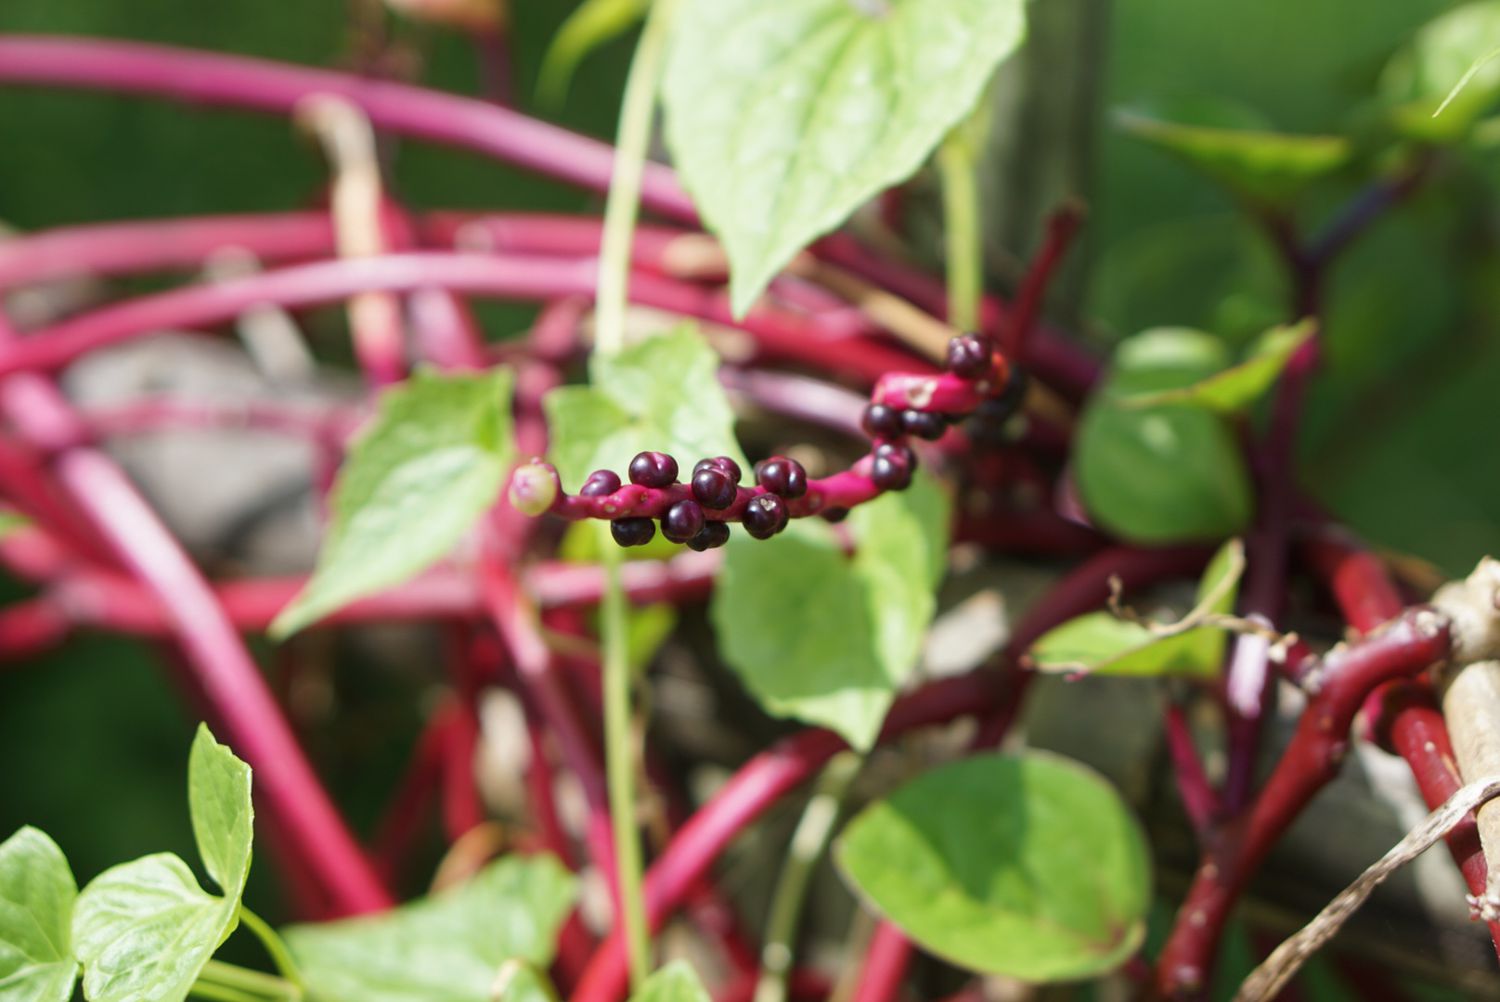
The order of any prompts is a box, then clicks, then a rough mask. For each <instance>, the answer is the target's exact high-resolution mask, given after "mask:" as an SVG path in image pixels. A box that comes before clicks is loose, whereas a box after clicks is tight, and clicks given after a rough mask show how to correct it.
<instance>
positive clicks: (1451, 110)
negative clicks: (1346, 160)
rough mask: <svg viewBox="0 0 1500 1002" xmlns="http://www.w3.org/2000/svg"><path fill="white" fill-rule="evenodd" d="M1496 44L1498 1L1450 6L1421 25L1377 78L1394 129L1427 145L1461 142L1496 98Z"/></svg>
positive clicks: (1499, 94)
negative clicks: (1446, 10) (1390, 106)
mask: <svg viewBox="0 0 1500 1002" xmlns="http://www.w3.org/2000/svg"><path fill="white" fill-rule="evenodd" d="M1497 41H1500V0H1480V2H1478V3H1469V4H1464V5H1463V6H1461V7H1455V8H1454V9H1453V10H1450V11H1448V12H1446V13H1444V14H1442V15H1441V16H1439V17H1437V18H1435V19H1434V20H1432V21H1429V22H1428V23H1427V24H1426V25H1425V26H1423V28H1422V30H1421V31H1419V32H1417V34H1416V36H1415V37H1414V38H1413V39H1412V41H1411V43H1410V44H1409V45H1407V46H1405V47H1404V48H1403V49H1402V50H1401V51H1400V52H1398V53H1397V54H1396V56H1395V57H1394V58H1392V60H1391V61H1390V63H1389V64H1388V65H1387V66H1386V68H1385V72H1384V73H1383V74H1382V75H1381V79H1380V89H1381V93H1382V95H1383V96H1384V97H1385V98H1386V100H1387V101H1389V102H1390V103H1391V105H1392V108H1393V110H1392V117H1393V119H1394V121H1395V124H1396V127H1397V128H1398V129H1399V130H1400V131H1401V132H1403V133H1405V134H1406V135H1408V136H1411V137H1413V138H1416V139H1421V140H1424V141H1427V142H1436V143H1449V142H1456V141H1458V140H1460V139H1462V138H1463V137H1464V136H1465V135H1466V134H1467V133H1468V131H1469V129H1470V127H1471V126H1473V124H1474V123H1475V122H1476V121H1477V120H1478V119H1479V118H1480V117H1481V116H1482V115H1484V114H1485V113H1486V112H1487V111H1488V110H1489V109H1490V108H1492V107H1493V106H1494V104H1495V101H1496V99H1497V98H1500V62H1496V61H1495V55H1496V52H1497V50H1496V43H1497ZM1439 110H1441V114H1438V112H1439Z"/></svg>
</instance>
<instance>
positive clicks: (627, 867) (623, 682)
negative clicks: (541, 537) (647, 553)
mask: <svg viewBox="0 0 1500 1002" xmlns="http://www.w3.org/2000/svg"><path fill="white" fill-rule="evenodd" d="M599 528H600V531H601V535H602V536H603V538H602V540H601V543H602V546H603V551H604V554H605V556H604V560H603V563H604V570H605V575H606V578H605V589H604V601H603V604H602V605H601V607H600V625H599V633H600V641H601V644H602V647H603V662H604V746H605V753H604V759H605V762H604V765H605V771H606V773H607V774H608V775H607V779H608V784H609V814H610V821H611V825H612V827H613V828H614V836H615V868H616V870H617V871H618V872H619V875H620V911H621V912H622V913H623V914H622V915H621V916H620V917H621V920H622V923H623V925H624V927H625V942H626V946H627V949H628V953H629V956H630V980H631V985H632V986H633V987H634V988H635V989H639V988H640V986H641V984H642V983H643V982H644V981H645V980H646V978H647V977H648V976H649V975H650V973H651V930H650V928H649V927H648V926H647V925H646V898H645V890H644V888H643V886H642V885H643V877H642V863H641V837H640V831H639V828H638V826H637V825H636V791H635V759H636V756H635V740H634V728H632V727H631V719H630V715H631V704H632V694H631V678H630V650H629V634H628V630H629V623H628V619H627V617H628V615H629V612H628V610H627V609H626V603H625V587H624V585H623V584H622V582H621V580H620V564H621V562H622V560H621V556H620V549H619V547H618V546H616V545H615V542H614V540H613V539H611V538H610V534H609V528H608V526H607V525H605V524H603V523H601V524H600V526H599Z"/></svg>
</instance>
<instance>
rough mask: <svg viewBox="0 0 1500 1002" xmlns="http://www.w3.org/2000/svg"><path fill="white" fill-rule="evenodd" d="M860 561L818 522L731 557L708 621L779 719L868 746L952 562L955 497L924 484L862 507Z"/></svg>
mask: <svg viewBox="0 0 1500 1002" xmlns="http://www.w3.org/2000/svg"><path fill="white" fill-rule="evenodd" d="M849 525H850V528H851V529H852V531H853V533H854V538H855V553H854V555H853V556H852V557H850V556H848V555H846V554H845V552H844V548H843V546H842V544H841V543H840V541H839V538H838V536H837V534H836V533H835V532H834V531H833V530H832V529H831V528H830V527H829V526H827V525H825V524H823V523H821V522H817V521H814V520H811V519H803V520H798V521H796V522H794V523H792V525H791V526H790V527H788V529H787V531H786V532H784V533H782V534H781V535H779V536H776V537H774V538H773V539H770V540H767V541H764V542H760V541H756V540H752V539H749V538H748V537H745V536H743V535H741V534H739V533H736V534H735V535H734V536H733V537H732V538H731V539H730V542H729V545H728V547H727V548H726V549H725V555H724V569H723V571H722V572H721V575H720V578H719V584H718V587H717V588H715V590H714V596H713V603H712V607H711V616H712V618H713V622H714V627H715V629H716V631H717V635H718V644H719V652H720V654H721V655H722V656H723V658H724V660H725V661H726V662H727V663H728V664H729V665H730V667H731V668H733V669H734V671H735V673H736V674H738V675H739V677H740V679H741V681H743V682H744V684H745V687H746V688H747V689H749V690H750V692H751V694H752V695H754V696H755V698H756V699H757V700H758V701H759V702H760V704H761V705H762V706H763V707H765V709H766V710H767V712H769V713H773V714H775V715H777V716H786V717H795V718H797V719H799V720H804V721H807V722H809V723H814V724H819V725H822V726H825V727H829V728H831V729H833V730H835V731H837V732H838V733H839V734H841V735H842V736H843V737H844V738H845V739H846V740H847V741H848V742H849V743H850V744H851V745H853V746H854V747H855V748H859V749H867V748H869V747H870V746H871V745H872V744H873V743H874V740H875V737H876V735H877V734H879V732H880V726H881V723H882V722H883V721H884V720H885V714H886V711H887V710H888V709H889V708H890V705H891V701H892V700H893V699H894V698H895V695H896V693H897V692H898V691H899V690H900V688H901V686H902V685H903V684H904V683H905V682H906V681H907V680H908V679H909V678H910V677H911V673H912V671H913V670H914V669H915V668H916V666H917V660H918V655H919V653H920V650H921V645H922V639H923V637H924V636H925V634H926V631H927V626H928V624H929V623H930V622H931V620H932V615H933V612H934V609H935V600H934V598H933V591H934V589H935V588H936V587H937V584H938V582H939V581H940V580H941V578H942V573H943V569H944V567H945V563H946V558H947V543H948V500H947V498H946V496H945V495H944V494H943V493H942V490H941V489H940V488H939V487H938V486H937V484H936V483H935V482H933V481H932V480H931V479H930V478H927V477H918V478H917V480H916V481H915V482H914V483H913V485H912V487H911V488H909V489H908V490H906V491H903V492H900V493H896V494H886V495H884V496H882V497H880V498H878V499H876V500H875V501H872V502H870V503H869V504H867V505H862V506H860V508H858V509H856V510H855V515H854V516H853V517H852V518H851V519H850V521H849Z"/></svg>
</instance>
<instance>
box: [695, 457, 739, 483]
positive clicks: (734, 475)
mask: <svg viewBox="0 0 1500 1002" xmlns="http://www.w3.org/2000/svg"><path fill="white" fill-rule="evenodd" d="M704 470H718V471H719V472H720V473H723V474H724V475H725V476H726V477H728V478H729V479H730V481H731V482H732V483H734V484H735V485H738V484H739V482H740V464H739V463H736V462H735V461H734V460H732V459H730V458H729V457H728V456H714V457H713V458H711V459H700V460H698V463H697V465H695V466H694V467H693V476H695V477H696V476H697V475H698V474H700V473H702V472H703V471H704Z"/></svg>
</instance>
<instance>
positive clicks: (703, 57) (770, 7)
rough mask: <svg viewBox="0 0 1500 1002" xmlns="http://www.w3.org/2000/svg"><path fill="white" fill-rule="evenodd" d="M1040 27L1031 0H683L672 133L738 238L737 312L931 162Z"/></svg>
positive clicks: (726, 228) (672, 62) (671, 94)
mask: <svg viewBox="0 0 1500 1002" xmlns="http://www.w3.org/2000/svg"><path fill="white" fill-rule="evenodd" d="M1024 34H1025V5H1024V3H1022V2H1021V0H682V6H681V8H680V10H679V13H678V16H677V20H676V23H675V25H674V30H673V35H672V39H671V43H670V49H669V52H668V57H667V68H666V74H665V78H664V81H663V88H664V96H665V101H666V107H667V144H668V146H669V147H670V148H671V151H672V158H673V161H674V162H675V163H676V165H677V167H678V170H679V171H680V173H681V175H682V180H683V183H684V185H686V187H687V189H688V191H689V192H691V193H692V195H693V199H694V201H695V202H696V203H697V206H698V209H699V211H700V212H701V213H702V214H703V217H704V220H705V221H706V223H707V225H708V227H709V229H710V230H712V231H713V232H714V233H715V234H717V235H718V236H719V238H720V239H721V240H722V241H723V243H724V247H725V249H726V250H727V251H728V254H729V261H730V266H731V267H730V273H731V282H730V285H731V298H732V302H733V307H734V312H735V314H736V315H743V314H744V313H745V312H746V311H747V310H748V309H749V308H750V306H751V304H752V303H754V302H755V299H756V297H757V296H759V295H760V292H761V290H762V289H764V288H765V285H766V283H767V282H768V281H769V280H770V278H771V276H772V275H774V274H775V273H776V272H777V271H778V270H779V269H780V268H781V267H782V266H783V265H785V264H786V263H787V262H788V261H789V260H790V259H791V258H792V256H793V255H794V254H796V253H797V252H798V251H799V250H801V249H802V248H803V247H804V246H805V245H806V244H807V243H808V242H809V241H811V240H812V239H813V238H814V237H817V236H819V235H821V234H823V233H826V232H827V231H829V230H831V229H833V228H834V227H835V226H837V225H839V224H840V223H841V222H843V221H844V219H846V218H847V217H848V216H849V214H850V213H851V212H853V211H854V209H856V208H857V207H858V206H859V205H860V204H861V203H862V202H864V201H866V200H867V199H869V198H870V197H872V196H874V195H875V194H877V193H878V192H880V191H882V190H883V189H885V188H888V187H890V186H891V185H892V184H895V183H897V182H899V181H902V180H904V179H905V178H906V177H908V176H909V175H911V174H912V173H913V172H914V171H915V170H916V169H917V168H918V167H919V166H921V164H922V162H923V161H924V160H926V159H927V157H928V155H929V154H930V153H931V152H932V150H933V148H934V147H935V146H936V145H937V143H938V142H939V140H941V139H942V137H943V135H944V134H945V133H947V132H948V130H949V129H951V128H952V127H953V126H954V125H956V124H957V123H958V122H959V121H961V120H962V119H963V117H964V116H965V115H966V114H967V113H968V112H969V110H970V109H971V108H972V107H973V106H974V104H975V101H976V100H977V99H978V97H979V94H980V92H981V90H982V88H983V87H984V85H985V83H986V81H988V80H989V78H990V75H991V74H992V73H993V72H994V71H995V67H996V66H998V65H999V64H1000V62H1001V60H1003V59H1004V58H1005V57H1006V56H1008V55H1010V54H1011V53H1012V52H1013V51H1015V49H1016V47H1017V46H1018V45H1020V43H1021V40H1022V37H1023V35H1024Z"/></svg>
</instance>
